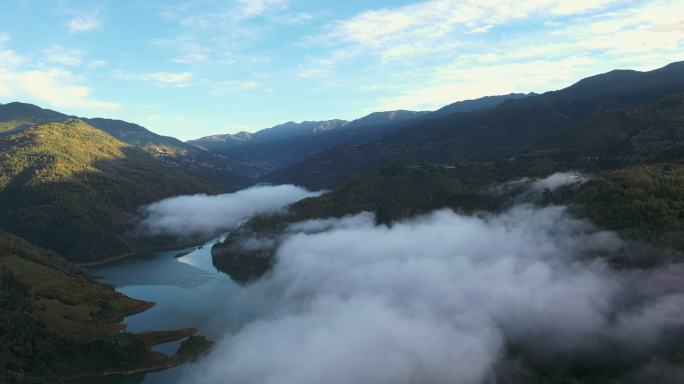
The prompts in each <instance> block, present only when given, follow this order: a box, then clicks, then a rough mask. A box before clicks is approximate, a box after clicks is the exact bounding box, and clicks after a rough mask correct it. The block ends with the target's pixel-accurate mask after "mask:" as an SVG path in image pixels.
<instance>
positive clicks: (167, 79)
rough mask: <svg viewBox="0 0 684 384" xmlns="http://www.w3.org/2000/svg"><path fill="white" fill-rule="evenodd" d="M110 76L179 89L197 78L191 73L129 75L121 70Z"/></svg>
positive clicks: (113, 72)
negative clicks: (151, 82)
mask: <svg viewBox="0 0 684 384" xmlns="http://www.w3.org/2000/svg"><path fill="white" fill-rule="evenodd" d="M109 75H110V76H112V77H115V78H117V79H121V80H133V81H154V82H156V83H157V84H159V85H173V86H175V87H179V88H182V87H186V86H188V85H190V81H191V80H192V79H193V78H194V77H195V75H194V74H192V73H190V72H182V73H171V72H156V73H137V74H127V73H124V72H123V71H120V70H116V71H112V72H110V73H109Z"/></svg>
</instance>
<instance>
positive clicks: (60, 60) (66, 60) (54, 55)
mask: <svg viewBox="0 0 684 384" xmlns="http://www.w3.org/2000/svg"><path fill="white" fill-rule="evenodd" d="M42 52H43V55H44V57H45V61H47V62H48V63H54V64H62V65H70V66H77V65H81V64H83V56H85V55H86V53H85V52H84V51H81V50H80V49H65V48H64V47H62V46H59V45H57V46H54V47H52V48H50V49H43V51H42Z"/></svg>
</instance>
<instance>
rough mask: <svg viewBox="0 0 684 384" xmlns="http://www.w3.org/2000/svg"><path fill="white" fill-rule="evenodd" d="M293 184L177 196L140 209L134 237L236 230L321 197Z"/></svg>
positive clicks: (184, 236) (189, 234)
mask: <svg viewBox="0 0 684 384" xmlns="http://www.w3.org/2000/svg"><path fill="white" fill-rule="evenodd" d="M320 194H321V192H310V191H307V190H305V189H303V188H300V187H295V186H293V185H278V186H275V187H271V186H257V187H252V188H247V189H243V190H241V191H238V192H235V193H228V194H223V195H216V196H208V195H205V194H199V195H193V196H177V197H172V198H169V199H165V200H162V201H159V202H156V203H153V204H150V205H146V206H144V207H141V208H140V209H139V218H138V221H137V223H136V228H135V230H133V231H132V232H131V235H135V236H158V235H170V236H176V237H182V238H187V237H190V236H195V235H198V234H206V235H210V234H214V233H216V232H220V231H225V230H228V229H232V228H234V227H235V226H236V225H237V224H238V223H240V222H242V221H244V220H247V219H250V218H251V217H252V216H254V215H257V214H260V213H265V212H275V211H278V210H281V209H283V208H285V207H286V206H288V205H290V204H292V203H294V202H296V201H299V200H301V199H304V198H306V197H311V196H318V195H320Z"/></svg>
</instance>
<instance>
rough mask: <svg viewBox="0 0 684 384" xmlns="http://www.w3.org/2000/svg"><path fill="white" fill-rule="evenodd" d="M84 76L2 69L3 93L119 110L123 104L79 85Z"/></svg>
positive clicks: (0, 93) (0, 84)
mask: <svg viewBox="0 0 684 384" xmlns="http://www.w3.org/2000/svg"><path fill="white" fill-rule="evenodd" d="M84 80H85V78H84V77H83V76H79V75H74V74H72V73H70V72H67V71H64V70H59V69H51V70H47V71H39V70H30V71H11V70H9V69H7V68H0V96H1V97H3V98H5V99H14V100H23V101H33V100H36V101H39V102H46V103H49V104H50V105H52V106H55V107H67V108H104V109H118V108H121V104H118V103H111V102H105V101H98V100H93V99H92V98H91V97H90V91H91V89H90V88H87V87H83V86H78V85H75V84H78V83H80V82H83V81H84Z"/></svg>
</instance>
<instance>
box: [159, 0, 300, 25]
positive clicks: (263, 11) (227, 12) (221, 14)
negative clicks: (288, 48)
mask: <svg viewBox="0 0 684 384" xmlns="http://www.w3.org/2000/svg"><path fill="white" fill-rule="evenodd" d="M287 3H288V0H236V1H235V2H233V3H232V6H226V5H222V6H219V7H216V9H215V10H213V11H210V12H207V11H205V10H202V11H199V12H195V11H194V9H193V6H192V4H188V3H186V4H184V5H181V6H173V7H167V8H166V10H164V11H163V12H162V13H163V14H164V15H165V16H166V17H168V18H171V19H180V22H181V24H183V25H184V26H192V27H200V28H205V29H208V28H216V27H231V28H235V27H236V23H238V22H240V21H242V20H246V19H250V18H254V17H260V16H265V15H270V14H273V13H277V12H279V11H283V10H286V9H287ZM188 14H190V16H187V15H188ZM307 16H308V15H306V14H300V15H299V17H297V16H295V17H294V18H292V20H294V21H300V20H296V19H297V18H299V19H301V20H305V19H306V18H307Z"/></svg>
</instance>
